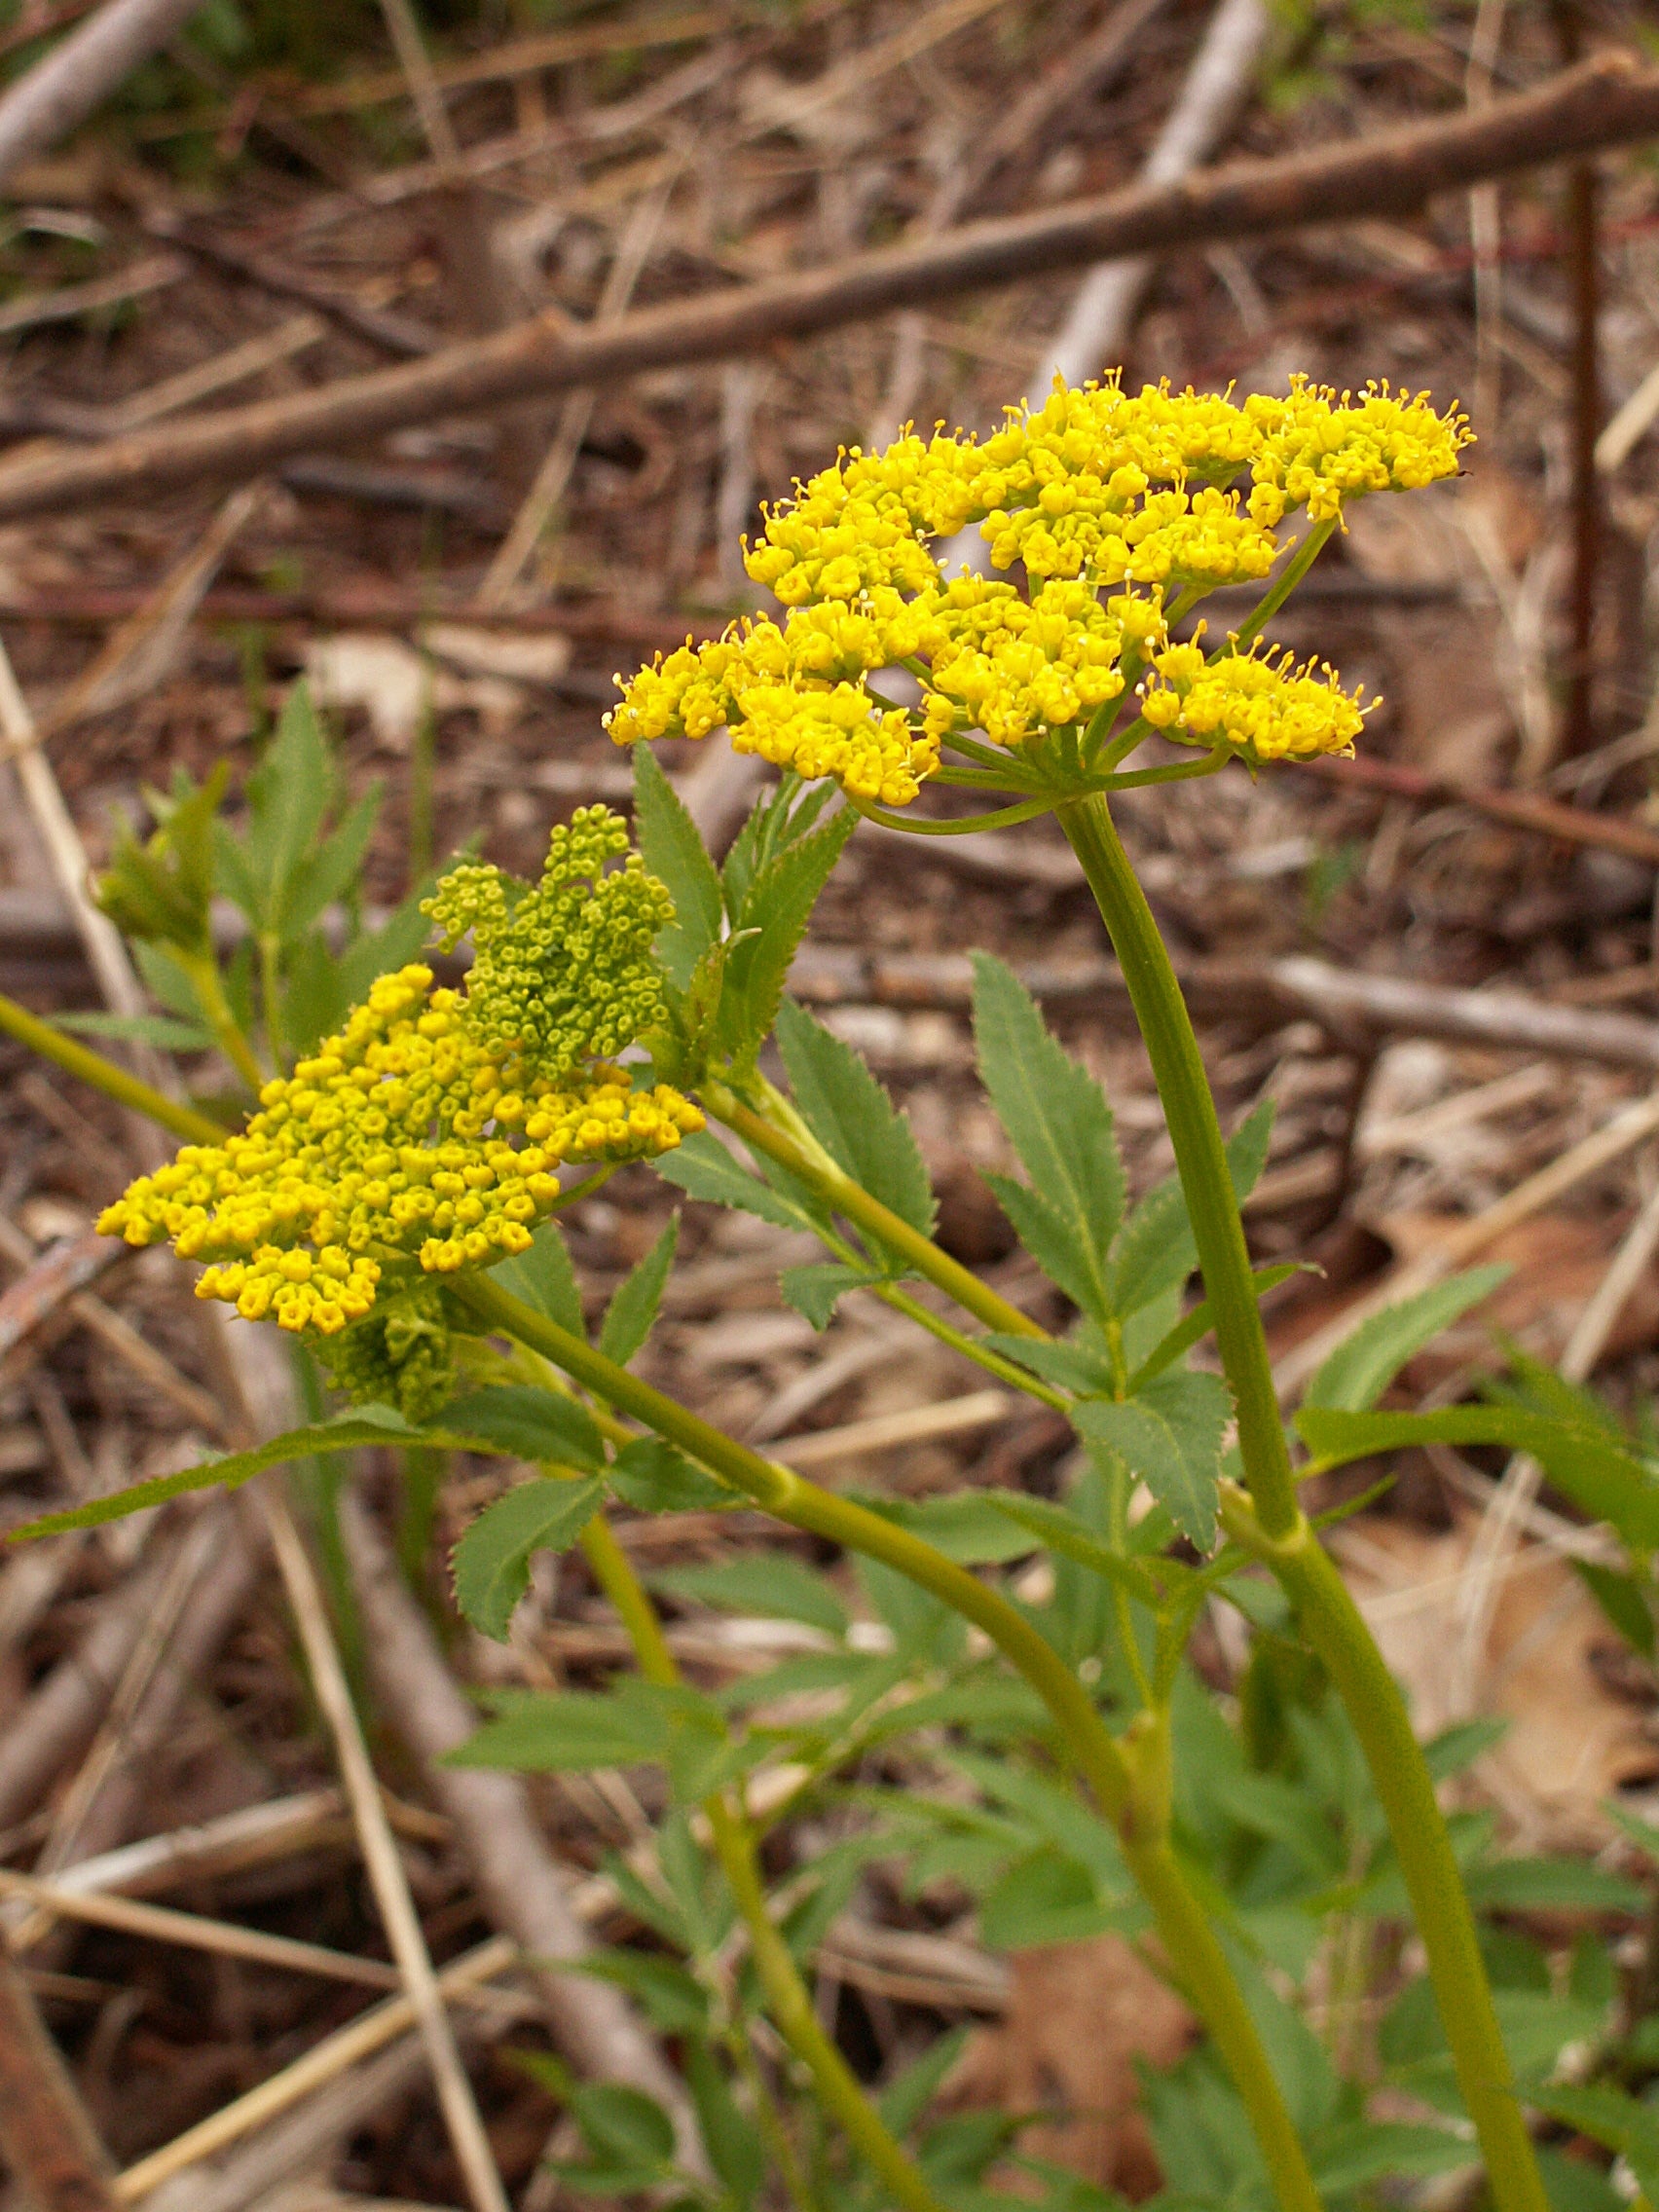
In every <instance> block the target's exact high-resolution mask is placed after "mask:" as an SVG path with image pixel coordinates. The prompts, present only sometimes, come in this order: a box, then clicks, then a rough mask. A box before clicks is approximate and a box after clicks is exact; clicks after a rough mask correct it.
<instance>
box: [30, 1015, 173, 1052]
mask: <svg viewBox="0 0 1659 2212" xmlns="http://www.w3.org/2000/svg"><path fill="white" fill-rule="evenodd" d="M52 1026H53V1028H54V1029H64V1030H67V1031H68V1032H69V1034H70V1035H71V1036H80V1037H115V1038H119V1039H120V1040H121V1041H122V1042H123V1043H124V1044H134V1045H154V1046H155V1047H156V1049H157V1051H162V1052H204V1051H206V1050H207V1048H208V1046H209V1045H211V1044H212V1042H213V1038H212V1033H211V1031H209V1030H208V1029H207V1028H205V1027H204V1026H203V1023H201V1022H200V1021H179V1020H177V1019H175V1018H174V1017H173V1016H172V1015H171V1014H54V1015H53V1016H52Z"/></svg>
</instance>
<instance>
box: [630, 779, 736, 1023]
mask: <svg viewBox="0 0 1659 2212" xmlns="http://www.w3.org/2000/svg"><path fill="white" fill-rule="evenodd" d="M634 838H635V842H636V843H637V844H638V846H639V848H640V851H641V853H642V854H643V855H644V857H645V866H646V868H647V869H648V870H649V872H650V873H651V874H652V875H654V876H656V877H657V878H658V879H659V881H661V882H662V883H664V884H666V885H667V886H668V895H669V897H670V898H671V899H672V900H673V901H674V919H673V921H672V922H670V923H668V924H667V926H666V927H665V928H664V929H662V930H661V931H660V932H659V933H658V936H657V940H656V955H657V958H658V959H659V960H660V961H661V962H662V964H663V966H664V967H665V968H666V969H667V971H668V974H669V977H670V980H671V981H673V982H674V983H676V984H678V985H679V987H680V989H681V990H684V989H685V988H686V986H687V985H688V984H689V983H690V980H691V971H692V970H693V969H694V968H695V967H696V965H697V962H698V960H699V959H700V958H701V957H702V955H703V954H704V953H705V952H707V951H708V950H709V948H710V946H711V945H713V944H714V943H715V942H716V941H717V940H719V934H720V921H721V904H720V879H719V876H718V875H717V874H716V873H715V864H714V862H713V861H712V860H710V858H709V856H708V854H707V852H706V851H705V850H704V848H703V840H702V838H701V837H700V836H699V835H698V833H697V825H696V824H695V823H694V822H693V821H692V819H691V817H690V815H689V814H688V813H687V812H686V810H685V805H684V802H683V801H682V798H681V797H680V795H679V793H677V792H676V791H675V790H674V788H673V786H672V785H671V784H670V783H669V780H668V778H667V777H666V776H665V775H664V774H663V772H662V768H661V765H660V763H659V762H658V760H657V756H656V755H655V753H654V752H653V751H652V750H651V748H650V747H649V746H648V745H636V746H635V748H634Z"/></svg>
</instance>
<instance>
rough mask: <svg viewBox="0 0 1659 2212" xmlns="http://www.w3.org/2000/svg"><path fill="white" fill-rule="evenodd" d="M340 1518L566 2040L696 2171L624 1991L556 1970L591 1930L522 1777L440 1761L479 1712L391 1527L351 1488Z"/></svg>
mask: <svg viewBox="0 0 1659 2212" xmlns="http://www.w3.org/2000/svg"><path fill="white" fill-rule="evenodd" d="M340 1526H341V1531H342V1534H343V1536H344V1538H345V1544H346V1556H347V1560H348V1562H349V1563H350V1569H351V1579H352V1583H353V1586H354V1588H355V1590H356V1593H357V1603H358V1604H359V1605H360V1606H361V1607H362V1612H363V1626H364V1631H365V1635H364V1646H365V1649H366V1651H367V1654H368V1660H369V1667H370V1671H371V1674H372V1676H373V1678H374V1685H375V1691H376V1694H377V1696H378V1697H379V1699H380V1701H381V1703H382V1704H383V1705H384V1707H385V1709H386V1712H387V1717H388V1718H389V1720H390V1722H391V1724H392V1726H393V1727H394V1728H395V1729H396V1731H397V1733H398V1735H399V1736H400V1737H401V1738H402V1739H403V1741H404V1743H405V1744H406V1745H407V1746H408V1748H409V1750H410V1751H412V1752H413V1753H414V1755H415V1756H416V1757H417V1758H418V1759H419V1760H420V1761H421V1763H422V1765H423V1767H424V1770H425V1773H426V1778H427V1781H428V1783H429V1784H430V1786H431V1788H432V1791H433V1794H434V1795H435V1796H436V1797H437V1799H438V1802H439V1803H440V1804H441V1805H442V1807H443V1809H444V1811H445V1812H446V1813H447V1814H448V1815H449V1817H450V1819H451V1820H452V1821H454V1823H455V1825H456V1827H457V1829H458V1830H459V1832H460V1835H461V1841H462V1843H463V1844H464V1846H465V1849H466V1854H467V1857H468V1859H469V1860H470V1861H471V1863H472V1870H473V1875H474V1878H475V1880H476V1881H477V1884H478V1894H479V1896H480V1898H481V1899H483V1902H484V1906H485V1909H486V1910H487V1911H488V1913H489V1915H490V1918H491V1919H492V1920H493V1921H494V1922H495V1924H496V1926H497V1927H498V1928H501V1929H505V1930H506V1931H507V1933H508V1934H509V1935H511V1936H516V1937H517V1939H518V1940H519V1942H520V1943H521V1944H522V1945H523V1946H524V1949H525V1951H526V1952H527V1953H528V1954H529V1955H530V1957H531V1958H532V1959H533V1960H534V1961H535V1972H536V1980H537V1982H538V1984H539V1988H540V1993H541V1996H542V1999H543V2002H544V2005H545V2008H546V2010H547V2014H548V2018H549V2019H550V2021H551V2023H552V2026H553V2030H554V2033H555V2034H556V2036H557V2037H558V2039H559V2042H560V2044H561V2046H563V2048H564V2049H565V2050H566V2051H567V2052H568V2053H569V2055H570V2057H571V2061H572V2063H573V2064H574V2065H575V2067H576V2068H577V2069H578V2071H579V2072H581V2073H582V2074H585V2075H587V2076H588V2077H589V2078H590V2079H593V2080H596V2081H608V2082H622V2083H628V2084H629V2085H630V2086H631V2087H633V2088H636V2089H643V2090H644V2091H645V2094H646V2095H647V2096H650V2097H654V2098H655V2099H656V2100H657V2102H658V2103H659V2104H661V2105H662V2106H664V2108H665V2109H666V2110H667V2111H668V2112H670V2113H671V2114H672V2115H673V2117H674V2121H675V2133H676V2136H677V2138H678V2139H679V2144H680V2156H681V2157H682V2160H683V2161H685V2162H686V2163H688V2164H692V2165H693V2166H694V2168H695V2169H696V2170H701V2169H702V2167H703V2165H704V2159H703V2152H702V2145H701V2142H700V2140H699V2137H698V2132H697V2125H696V2121H695V2119H694V2118H693V2116H692V2112H691V2108H690V2103H689V2100H688V2099H687V2097H686V2094H685V2090H684V2086H683V2084H682V2083H681V2082H680V2080H679V2079H678V2077H677V2076H676V2075H675V2074H674V2073H673V2072H672V2071H671V2070H670V2068H669V2067H668V2066H667V2065H666V2064H665V2063H664V2061H663V2059H662V2056H661V2054H660V2052H659V2051H658V2049H657V2047H656V2045H655V2043H654V2042H653V2041H652V2040H651V2038H650V2036H649V2035H648V2034H647V2033H646V2031H645V2029H644V2028H643V2027H642V2026H641V2024H640V2022H639V2020H638V2018H637V2016H636V2015H635V2014H634V2012H633V2011H632V2009H631V2008H630V2007H629V2005H628V2003H627V2000H626V1999H625V1998H624V1997H623V1995H622V1993H621V1991H620V1990H617V1989H612V1988H610V1987H609V1986H608V1984H607V1983H605V1982H603V1981H598V1980H594V1979H591V1978H589V1977H587V1976H584V1975H576V1974H569V1973H560V1972H558V1971H557V1962H558V1961H560V1960H572V1959H577V1958H579V1957H580V1956H581V1955H582V1953H583V1952H584V1951H585V1950H587V1948H588V1947H589V1946H588V1936H587V1934H586V1931H585V1930H584V1929H583V1927H582V1924H581V1920H580V1918H579V1917H578V1915H577V1913H576V1911H575V1909H574V1907H573V1904H572V1902H571V1890H570V1885H569V1884H568V1883H567V1881H566V1879H565V1877H564V1875H563V1874H562V1872H561V1870H560V1868H559V1867H558V1866H557V1865H556V1864H555V1863H554V1861H553V1857H552V1855H551V1853H550V1852H549V1850H548V1848H547V1845H546V1842H545V1840H544V1839H543V1837H542V1834H541V1831H540V1829H539V1827H538V1826H537V1825H536V1823H535V1817H534V1815H533V1814H532V1811H531V1807H530V1800H529V1798H528V1796H527V1794H526V1791H525V1787H524V1783H523V1781H522V1780H521V1779H520V1777H519V1776H517V1775H513V1774H500V1773H493V1772H490V1771H488V1770H486V1769H484V1768H478V1767H455V1766H448V1765H446V1764H444V1763H443V1762H444V1759H445V1755H446V1754H447V1753H448V1752H450V1751H454V1750H456V1749H457V1747H458V1746H459V1745H461V1744H463V1743H465V1741H466V1740H467V1738H468V1737H469V1736H471V1735H472V1734H473V1733H474V1731H475V1730H476V1728H477V1726H478V1715H477V1713H476V1711H475V1710H474V1708H473V1707H472V1706H471V1705H469V1704H468V1702H467V1700H466V1699H465V1698H464V1697H463V1696H462V1694H461V1690H460V1688H459V1687H458V1685H457V1683H456V1681H455V1678H454V1677H453V1676H452V1675H451V1673H450V1671H449V1669H448V1667H447V1666H446V1665H445V1663H444V1658H443V1654H442V1652H441V1651H440V1650H439V1649H438V1645H437V1641H436V1639H435V1638H434V1637H433V1635H432V1631H431V1627H430V1624H429V1623H428V1621H427V1619H426V1616H425V1614H424V1612H423V1611H422V1610H421V1607H420V1606H419V1605H418V1604H416V1602H415V1600H414V1598H413V1597H412V1596H411V1595H410V1593H409V1590H408V1587H407V1585H406V1584H405V1583H404V1581H403V1578H402V1576H401V1574H400V1573H399V1571H398V1567H397V1563H396V1561H395V1560H394V1559H393V1558H392V1556H391V1552H390V1549H389V1547H388V1546H387V1543H386V1540H385V1538H384V1537H383V1536H382V1535H381V1532H380V1530H378V1529H377V1528H376V1526H375V1524H374V1522H373V1520H372V1519H371V1518H370V1516H369V1514H368V1512H367V1510H366V1509H365V1508H364V1506H363V1505H362V1503H361V1501H360V1500H359V1499H358V1498H356V1497H355V1496H354V1495H352V1493H350V1491H348V1492H347V1493H344V1494H343V1496H342V1497H341V1500H340Z"/></svg>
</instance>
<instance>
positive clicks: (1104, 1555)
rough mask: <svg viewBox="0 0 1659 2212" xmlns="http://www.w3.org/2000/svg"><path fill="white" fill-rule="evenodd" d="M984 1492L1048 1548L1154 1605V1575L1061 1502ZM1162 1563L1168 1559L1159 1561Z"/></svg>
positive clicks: (1157, 1596) (1156, 1588)
mask: <svg viewBox="0 0 1659 2212" xmlns="http://www.w3.org/2000/svg"><path fill="white" fill-rule="evenodd" d="M985 1494H986V1496H987V1497H988V1498H989V1500H990V1501H991V1502H992V1503H993V1504H994V1505H995V1506H996V1508H997V1510H998V1512H999V1513H1004V1514H1006V1515H1007V1516H1008V1517H1009V1519H1010V1520H1012V1521H1017V1522H1018V1523H1019V1525H1020V1527H1021V1528H1022V1529H1028V1530H1030V1531H1031V1533H1032V1534H1033V1535H1034V1536H1035V1537H1037V1539H1038V1540H1039V1542H1041V1543H1042V1544H1043V1545H1044V1546H1045V1547H1046V1548H1047V1549H1048V1550H1049V1551H1051V1552H1058V1553H1060V1554H1061V1556H1062V1557H1063V1558H1066V1559H1069V1560H1075V1561H1076V1562H1077V1564H1078V1566H1079V1567H1088V1568H1090V1569H1091V1570H1092V1571H1093V1572H1094V1573H1096V1574H1100V1575H1104V1576H1105V1578H1106V1580H1107V1581H1108V1582H1115V1583H1116V1584H1117V1585H1118V1587H1119V1589H1121V1590H1123V1591H1124V1592H1126V1593H1127V1595H1128V1596H1129V1597H1131V1598H1134V1599H1136V1600H1138V1602H1139V1603H1140V1604H1143V1605H1150V1606H1152V1607H1153V1608H1154V1609H1155V1610H1156V1609H1157V1607H1158V1605H1159V1604H1160V1602H1161V1592H1160V1589H1159V1586H1158V1583H1157V1581H1156V1580H1155V1579H1154V1577H1153V1576H1152V1575H1151V1574H1149V1573H1148V1571H1147V1569H1146V1568H1145V1567H1142V1566H1140V1565H1138V1564H1137V1563H1136V1562H1135V1561H1133V1560H1129V1559H1125V1558H1124V1556H1123V1555H1122V1553H1120V1552H1115V1551H1113V1550H1112V1549H1111V1548H1110V1547H1109V1546H1108V1545H1106V1544H1104V1543H1102V1542H1101V1540H1100V1538H1099V1537H1098V1536H1097V1535H1096V1534H1095V1533H1094V1531H1093V1530H1091V1529H1089V1528H1088V1527H1087V1526H1086V1524H1085V1523H1083V1522H1082V1521H1080V1520H1079V1519H1078V1517H1077V1515H1076V1514H1075V1513H1070V1512H1068V1511H1067V1510H1066V1508H1065V1507H1064V1506H1063V1505H1053V1504H1051V1503H1050V1502H1049V1500H1048V1499H1047V1498H1042V1497H1024V1496H1022V1495H1021V1494H1020V1493H1018V1492H1017V1491H989V1492H987V1493H985ZM1165 1564H1170V1563H1162V1562H1161V1565H1165Z"/></svg>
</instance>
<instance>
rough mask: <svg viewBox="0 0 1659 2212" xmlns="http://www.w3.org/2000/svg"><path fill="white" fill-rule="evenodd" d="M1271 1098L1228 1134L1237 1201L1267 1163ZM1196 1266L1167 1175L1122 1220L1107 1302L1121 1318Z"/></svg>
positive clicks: (1183, 1205) (1183, 1208)
mask: <svg viewBox="0 0 1659 2212" xmlns="http://www.w3.org/2000/svg"><path fill="white" fill-rule="evenodd" d="M1272 1126H1273V1106H1272V1099H1268V1100H1266V1101H1265V1102H1264V1103H1263V1104H1262V1105H1260V1106H1258V1107H1257V1109H1256V1111H1255V1112H1254V1113H1253V1114H1252V1115H1251V1116H1250V1118H1249V1120H1248V1121H1247V1122H1246V1123H1245V1124H1244V1125H1243V1127H1242V1128H1240V1129H1239V1130H1238V1132H1237V1134H1236V1135H1235V1136H1233V1137H1231V1138H1229V1140H1228V1145H1227V1164H1228V1168H1229V1170H1230V1172H1231V1174H1232V1177H1233V1191H1234V1196H1235V1198H1237V1199H1238V1200H1239V1202H1240V1203H1242V1202H1243V1200H1244V1199H1245V1198H1248V1197H1249V1195H1250V1193H1251V1192H1252V1191H1253V1190H1254V1189H1255V1187H1256V1183H1257V1180H1258V1179H1259V1177H1260V1175H1261V1172H1262V1169H1263V1168H1264V1167H1265V1166H1266V1165H1267V1159H1268V1141H1269V1139H1270V1137H1271V1136H1272ZM1197 1266H1198V1246H1197V1244H1196V1243H1195V1242H1194V1241H1193V1225H1192V1223H1191V1222H1190V1221H1189V1220H1188V1218H1187V1201H1186V1198H1184V1197H1183V1196H1182V1192H1181V1183H1180V1178H1179V1177H1178V1176H1174V1175H1171V1176H1170V1177H1169V1178H1168V1179H1167V1180H1166V1181H1165V1182H1162V1183H1160V1184H1158V1185H1157V1186H1156V1187H1155V1188H1154V1189H1152V1190H1150V1191H1149V1192H1148V1193H1147V1195H1146V1197H1145V1198H1142V1200H1141V1201H1140V1203H1139V1205H1137V1206H1136V1207H1135V1209H1134V1211H1133V1212H1132V1213H1131V1214H1130V1215H1129V1218H1128V1219H1127V1221H1125V1222H1124V1227H1123V1230H1122V1232H1121V1234H1120V1235H1119V1237H1118V1244H1117V1249H1116V1251H1115V1253H1114V1254H1113V1269H1112V1304H1113V1307H1114V1309H1115V1310H1116V1311H1117V1313H1118V1314H1119V1316H1120V1317H1121V1318H1123V1319H1126V1318H1127V1317H1128V1315H1129V1314H1131V1313H1136V1312H1138V1311H1139V1310H1140V1309H1141V1308H1142V1307H1143V1306H1146V1305H1149V1304H1150V1303H1151V1301H1152V1300H1153V1299H1155V1298H1158V1297H1160V1296H1161V1294H1162V1293H1163V1292H1164V1291H1166V1290H1169V1289H1172V1288H1174V1287H1176V1286H1177V1285H1179V1284H1181V1283H1184V1282H1185V1281H1186V1279H1187V1277H1188V1276H1189V1275H1190V1274H1191V1273H1192V1272H1193V1270H1194V1269H1195V1268H1196V1267H1197Z"/></svg>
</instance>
